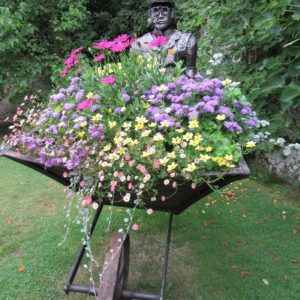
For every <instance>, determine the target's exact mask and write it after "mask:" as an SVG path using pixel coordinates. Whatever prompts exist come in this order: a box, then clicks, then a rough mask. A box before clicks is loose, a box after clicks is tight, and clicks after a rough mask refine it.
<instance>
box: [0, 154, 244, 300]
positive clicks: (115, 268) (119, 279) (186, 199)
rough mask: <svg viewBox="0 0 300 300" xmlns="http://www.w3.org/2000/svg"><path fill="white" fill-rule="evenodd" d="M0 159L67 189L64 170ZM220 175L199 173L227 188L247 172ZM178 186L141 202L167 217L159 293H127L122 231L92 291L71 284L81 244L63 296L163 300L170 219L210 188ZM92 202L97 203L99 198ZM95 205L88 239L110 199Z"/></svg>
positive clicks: (126, 255) (123, 204)
mask: <svg viewBox="0 0 300 300" xmlns="http://www.w3.org/2000/svg"><path fill="white" fill-rule="evenodd" d="M0 156H3V157H6V158H9V159H12V160H14V161H16V162H18V163H21V164H23V165H25V166H28V167H30V168H32V169H34V170H36V171H38V172H41V173H42V174H44V175H46V176H48V177H51V178H52V179H54V180H56V181H58V182H60V183H61V184H63V185H65V186H69V184H70V183H69V181H68V180H67V179H66V178H64V177H63V173H64V172H65V171H66V170H65V169H64V168H61V167H52V168H48V169H46V168H45V167H44V165H43V164H41V163H40V162H39V161H38V160H37V159H35V158H32V157H29V156H26V155H22V154H19V153H16V152H14V151H11V150H3V151H1V152H0ZM220 175H222V173H220V172H206V173H204V174H203V176H205V177H206V176H209V177H210V178H212V179H215V183H214V184H216V185H217V186H218V187H219V188H220V187H224V186H226V185H228V184H229V183H231V182H234V181H238V180H241V179H243V178H247V177H249V175H250V171H249V168H248V166H247V164H246V162H245V161H244V159H241V160H240V162H239V166H237V167H235V168H233V169H230V170H228V171H227V173H225V174H224V176H220ZM220 178H221V179H220ZM179 186H180V188H178V190H177V193H176V194H175V196H173V197H172V199H170V200H169V201H165V202H160V201H155V202H151V201H150V200H148V201H147V200H145V201H144V206H143V209H145V207H146V208H151V209H153V210H154V211H161V212H165V213H168V214H169V223H168V229H167V239H166V248H165V256H164V263H163V268H162V280H161V287H160V291H159V292H158V293H157V294H153V293H146V292H136V291H131V290H129V289H128V288H127V286H128V274H129V258H130V240H129V234H125V233H123V232H117V233H116V234H114V235H113V237H112V238H111V241H110V244H109V248H108V250H107V252H106V256H105V262H109V264H104V267H103V272H102V276H101V281H100V284H99V287H98V288H94V287H92V286H83V285H76V284H73V282H74V280H75V277H76V274H77V272H78V269H79V266H80V264H81V261H82V259H83V257H84V254H85V251H86V244H85V243H83V244H82V246H81V249H80V251H79V253H78V256H77V258H76V260H75V263H74V265H73V266H72V268H71V271H70V273H69V275H68V278H67V282H66V284H65V287H64V290H65V292H66V293H67V294H69V293H71V292H74V293H83V294H88V295H92V296H96V297H97V299H99V300H123V299H145V300H163V299H164V291H165V287H166V279H167V270H168V261H169V251H170V242H171V231H172V221H173V216H174V214H175V215H179V214H180V213H182V212H183V211H185V210H186V209H187V208H188V207H190V206H191V205H192V204H194V203H195V202H198V201H199V200H201V199H202V198H204V197H205V196H207V195H208V194H210V193H212V192H213V189H212V188H211V186H209V185H208V184H206V183H203V184H201V185H199V186H197V187H196V188H195V189H191V187H190V185H180V184H179ZM156 188H157V190H158V191H159V193H160V194H161V195H171V194H173V193H174V189H171V188H170V187H168V186H165V185H164V184H163V183H161V184H159V185H158V186H157V187H156ZM94 200H98V201H99V200H100V199H94ZM99 203H100V205H99V207H98V209H97V210H96V212H95V215H94V218H93V221H92V224H91V228H90V231H89V234H88V238H89V239H90V238H91V237H92V234H93V231H94V229H95V227H96V224H97V222H98V220H99V217H100V215H101V212H102V209H103V207H104V205H112V204H111V202H110V200H108V199H101V201H99ZM114 206H120V207H128V208H133V207H135V206H136V204H135V203H134V199H132V200H131V201H130V202H128V203H126V202H124V201H116V202H115V203H114Z"/></svg>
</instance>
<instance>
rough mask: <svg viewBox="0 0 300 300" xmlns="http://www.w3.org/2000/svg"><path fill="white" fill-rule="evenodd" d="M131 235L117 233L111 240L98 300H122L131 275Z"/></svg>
mask: <svg viewBox="0 0 300 300" xmlns="http://www.w3.org/2000/svg"><path fill="white" fill-rule="evenodd" d="M129 255H130V241H129V235H128V234H127V235H125V234H124V233H123V232H117V233H115V234H114V235H113V237H112V238H111V240H110V244H109V247H108V250H107V252H106V256H105V261H104V266H103V271H102V276H101V280H100V285H99V289H98V298H97V299H98V300H121V299H122V291H123V290H124V289H125V288H126V287H127V283H128V273H129Z"/></svg>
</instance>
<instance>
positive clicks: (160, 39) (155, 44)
mask: <svg viewBox="0 0 300 300" xmlns="http://www.w3.org/2000/svg"><path fill="white" fill-rule="evenodd" d="M167 42H168V38H167V37H165V36H163V35H161V36H159V37H157V38H156V39H154V40H152V41H151V42H150V44H149V47H150V48H155V47H161V46H164V45H165V44H166V43H167Z"/></svg>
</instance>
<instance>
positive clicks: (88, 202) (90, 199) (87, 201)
mask: <svg viewBox="0 0 300 300" xmlns="http://www.w3.org/2000/svg"><path fill="white" fill-rule="evenodd" d="M84 201H85V202H86V203H87V204H91V203H92V196H86V197H85V198H84Z"/></svg>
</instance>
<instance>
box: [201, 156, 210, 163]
mask: <svg viewBox="0 0 300 300" xmlns="http://www.w3.org/2000/svg"><path fill="white" fill-rule="evenodd" d="M210 159H211V157H210V156H209V155H207V154H205V155H203V154H201V155H200V160H201V161H204V162H207V161H209V160H210Z"/></svg>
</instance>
